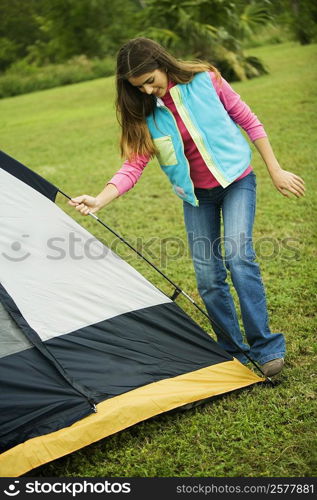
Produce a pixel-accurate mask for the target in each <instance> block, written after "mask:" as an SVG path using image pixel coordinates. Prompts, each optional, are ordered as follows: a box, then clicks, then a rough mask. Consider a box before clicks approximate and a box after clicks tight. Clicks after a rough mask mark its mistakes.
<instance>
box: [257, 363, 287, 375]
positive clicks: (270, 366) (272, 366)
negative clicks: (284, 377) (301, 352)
mask: <svg viewBox="0 0 317 500" xmlns="http://www.w3.org/2000/svg"><path fill="white" fill-rule="evenodd" d="M283 366H284V359H283V358H277V359H272V360H271V361H268V362H267V363H264V365H262V366H261V368H262V371H263V373H264V375H265V376H266V377H272V376H273V375H277V374H278V373H280V371H281V370H282V369H283Z"/></svg>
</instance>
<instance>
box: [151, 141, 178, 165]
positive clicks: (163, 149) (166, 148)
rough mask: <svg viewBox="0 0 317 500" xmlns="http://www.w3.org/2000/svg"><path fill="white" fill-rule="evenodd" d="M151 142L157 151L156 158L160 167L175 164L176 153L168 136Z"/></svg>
mask: <svg viewBox="0 0 317 500" xmlns="http://www.w3.org/2000/svg"><path fill="white" fill-rule="evenodd" d="M153 142H154V144H155V147H156V149H157V153H156V157H157V159H158V161H159V164H160V165H161V166H162V167H164V166H166V167H168V166H170V165H176V164H177V158H176V153H175V149H174V146H173V141H172V138H171V136H170V135H165V136H164V137H158V138H157V139H153Z"/></svg>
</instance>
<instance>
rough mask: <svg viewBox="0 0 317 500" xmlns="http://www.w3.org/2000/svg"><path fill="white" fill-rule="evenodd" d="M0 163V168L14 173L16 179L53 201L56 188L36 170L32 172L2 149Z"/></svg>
mask: <svg viewBox="0 0 317 500" xmlns="http://www.w3.org/2000/svg"><path fill="white" fill-rule="evenodd" d="M0 165H1V169H2V170H5V171H6V172H8V173H9V174H12V175H14V176H15V177H16V178H17V179H20V180H21V181H23V182H24V183H25V184H28V185H29V186H31V187H32V188H33V189H35V190H36V191H38V192H39V193H41V194H42V195H44V196H46V197H47V198H49V199H50V200H52V201H55V198H56V195H57V192H58V188H57V187H56V186H54V185H53V184H51V183H50V182H48V181H47V180H46V179H43V177H41V176H40V175H38V174H37V173H36V172H33V171H32V170H30V169H29V168H27V167H25V166H24V165H22V163H19V162H18V161H17V160H15V159H14V158H11V156H9V155H7V154H6V153H4V152H3V151H0Z"/></svg>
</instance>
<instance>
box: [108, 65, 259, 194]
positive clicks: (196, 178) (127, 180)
mask: <svg viewBox="0 0 317 500" xmlns="http://www.w3.org/2000/svg"><path fill="white" fill-rule="evenodd" d="M209 74H210V78H211V81H212V84H213V85H214V88H215V90H216V92H217V94H218V96H219V99H220V101H221V102H222V104H223V106H224V108H225V109H226V110H227V112H228V114H229V116H230V117H231V118H232V119H233V120H234V121H235V122H236V123H237V124H238V125H239V126H240V127H242V128H243V129H244V130H245V131H246V133H247V134H248V136H249V138H250V140H251V141H255V140H256V139H260V138H261V137H266V133H265V130H264V128H263V125H262V124H261V123H260V121H259V120H258V118H257V116H256V115H255V114H254V113H252V111H251V109H250V108H249V106H248V105H247V104H246V103H245V102H243V101H242V99H241V98H240V96H239V94H237V93H236V92H235V91H234V90H233V88H232V87H231V86H230V85H229V83H228V82H227V81H226V80H225V79H224V78H221V79H220V80H218V79H217V78H216V75H215V73H213V72H212V71H210V72H209ZM174 85H175V83H173V82H170V83H169V85H168V90H167V92H166V94H165V96H164V97H162V100H163V102H164V105H165V106H166V107H167V108H169V109H170V111H171V112H172V113H173V115H174V117H175V120H176V123H177V126H178V129H179V131H180V134H181V136H182V139H183V142H184V150H185V155H186V157H187V159H188V162H189V165H190V176H191V179H192V181H193V184H194V186H195V187H196V188H204V189H211V188H214V187H217V186H219V185H220V184H219V182H218V181H217V180H216V179H215V177H214V176H213V175H212V173H211V172H210V170H209V169H208V167H207V165H206V163H205V162H204V160H203V158H202V156H201V154H200V153H199V151H198V149H197V147H196V145H195V143H194V141H193V139H192V138H191V136H190V134H189V132H188V130H187V128H186V127H185V124H184V122H183V121H182V119H181V117H180V116H179V114H178V112H177V109H176V106H175V104H174V102H173V99H172V97H171V94H170V92H169V89H171V88H172V87H173V86H174ZM207 111H208V105H207V104H206V112H207ZM210 113H211V114H212V109H210ZM149 161H150V157H149V156H146V155H140V156H138V157H137V158H136V159H135V160H133V161H132V162H129V161H125V162H124V164H123V165H122V167H121V168H120V170H118V172H117V173H116V174H115V175H114V176H113V177H112V179H111V180H110V181H109V182H108V184H114V185H115V186H116V188H117V189H118V191H119V193H120V195H122V194H123V193H125V192H126V191H129V189H131V188H132V187H133V186H134V185H135V184H136V182H137V181H138V180H139V178H140V177H141V174H142V172H143V170H144V168H145V167H146V165H147V164H148V162H149ZM251 170H252V167H251V165H249V166H248V168H247V169H246V170H245V171H244V172H243V174H242V175H241V176H240V177H239V178H238V179H236V180H239V179H242V177H245V176H246V175H247V174H248V173H249V172H250V171H251Z"/></svg>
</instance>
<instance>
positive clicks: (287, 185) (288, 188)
mask: <svg viewBox="0 0 317 500" xmlns="http://www.w3.org/2000/svg"><path fill="white" fill-rule="evenodd" d="M271 177H272V181H273V184H274V186H275V187H276V189H277V190H278V191H279V192H280V193H281V194H282V195H283V196H286V197H287V198H290V194H289V193H292V194H294V195H295V196H297V198H300V197H301V196H304V194H305V182H304V181H303V179H302V178H301V177H299V176H298V175H295V174H292V172H288V171H287V170H283V169H279V170H276V171H275V172H271Z"/></svg>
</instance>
